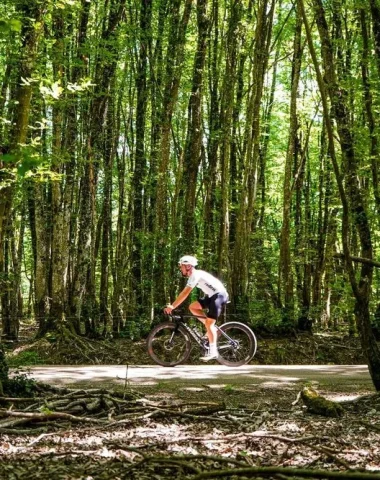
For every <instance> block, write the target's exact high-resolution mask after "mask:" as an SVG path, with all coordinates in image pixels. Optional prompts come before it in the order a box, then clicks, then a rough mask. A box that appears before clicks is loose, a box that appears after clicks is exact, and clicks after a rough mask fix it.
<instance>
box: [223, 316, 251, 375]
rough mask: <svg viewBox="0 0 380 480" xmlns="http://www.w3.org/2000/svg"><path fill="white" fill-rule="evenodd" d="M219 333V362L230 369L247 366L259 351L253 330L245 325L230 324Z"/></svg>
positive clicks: (226, 324) (225, 325)
mask: <svg viewBox="0 0 380 480" xmlns="http://www.w3.org/2000/svg"><path fill="white" fill-rule="evenodd" d="M219 328H220V330H221V332H219V333H218V353H219V357H218V362H219V363H221V364H222V365H226V366H228V367H239V366H240V365H246V364H247V363H248V362H250V361H251V360H252V358H253V357H254V355H255V353H256V350H257V340H256V337H255V334H254V333H253V332H252V330H251V329H250V328H249V327H248V326H247V325H244V323H240V322H228V323H225V324H224V325H221V326H220V327H219Z"/></svg>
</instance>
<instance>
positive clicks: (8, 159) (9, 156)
mask: <svg viewBox="0 0 380 480" xmlns="http://www.w3.org/2000/svg"><path fill="white" fill-rule="evenodd" d="M16 159H17V157H16V155H15V154H14V153H5V154H4V155H0V160H1V161H2V162H3V163H13V162H15V161H16Z"/></svg>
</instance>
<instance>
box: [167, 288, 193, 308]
mask: <svg viewBox="0 0 380 480" xmlns="http://www.w3.org/2000/svg"><path fill="white" fill-rule="evenodd" d="M192 289H193V287H188V286H186V287H185V288H184V289H183V290H182V292H181V293H180V294H179V295H178V297H177V298H176V299H175V300H174V302H173V303H172V304H171V305H167V306H166V308H165V309H164V312H165V313H171V312H172V310H174V309H175V308H177V307H179V306H180V305H181V303H182V302H184V301H185V300H186V298H187V297H188V296H189V295H190V292H191V290H192Z"/></svg>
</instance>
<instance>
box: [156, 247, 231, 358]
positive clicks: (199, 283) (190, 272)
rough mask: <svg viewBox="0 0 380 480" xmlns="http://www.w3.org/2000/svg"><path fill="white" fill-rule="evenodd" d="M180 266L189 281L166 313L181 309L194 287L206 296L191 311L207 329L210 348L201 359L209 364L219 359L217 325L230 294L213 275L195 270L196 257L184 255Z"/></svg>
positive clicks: (192, 305) (192, 306) (191, 306)
mask: <svg viewBox="0 0 380 480" xmlns="http://www.w3.org/2000/svg"><path fill="white" fill-rule="evenodd" d="M178 265H179V268H180V270H181V274H182V276H184V277H188V281H187V284H186V286H185V288H184V289H183V290H182V292H181V293H180V294H179V295H178V297H177V298H176V299H175V300H174V302H173V303H172V304H170V305H167V306H166V308H164V312H165V313H166V314H170V313H171V312H172V310H174V309H175V308H177V307H179V306H180V305H181V303H182V302H184V300H186V298H187V297H188V296H189V295H190V292H191V291H192V290H193V288H194V287H198V288H199V289H200V290H202V291H203V293H204V294H205V295H206V296H205V297H204V298H199V299H198V300H196V301H195V302H193V303H191V304H190V306H189V310H190V312H191V313H192V314H193V315H194V316H195V317H197V318H198V320H200V321H201V322H202V323H203V324H204V326H205V327H206V330H207V337H208V340H209V344H210V348H209V351H208V353H207V354H206V355H205V356H204V357H201V360H203V361H205V362H207V361H209V360H213V359H215V358H218V350H217V347H216V343H217V330H216V327H215V323H216V321H217V319H218V317H219V315H220V314H221V312H222V308H223V306H224V305H225V304H226V303H227V301H228V293H227V291H226V289H225V287H224V285H223V283H222V282H221V281H220V280H218V279H217V278H216V277H214V276H213V275H211V273H208V272H205V271H204V270H197V269H196V268H195V267H196V266H197V265H198V260H197V259H196V258H195V257H193V256H191V255H184V256H183V257H181V258H180V259H179V262H178ZM204 310H207V314H205V312H204Z"/></svg>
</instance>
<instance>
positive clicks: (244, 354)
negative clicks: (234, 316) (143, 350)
mask: <svg viewBox="0 0 380 480" xmlns="http://www.w3.org/2000/svg"><path fill="white" fill-rule="evenodd" d="M168 317H169V318H170V320H169V321H165V322H162V323H159V324H158V325H156V326H155V327H154V328H153V330H152V331H151V332H150V333H149V335H148V338H147V348H148V354H149V356H150V357H151V359H152V360H153V361H154V362H155V363H158V365H162V366H163V367H175V366H176V365H179V364H181V363H184V362H186V360H187V359H188V358H189V356H190V353H191V350H192V344H193V343H195V344H197V345H198V346H199V347H200V349H201V352H202V353H203V354H206V352H207V349H208V339H207V338H206V337H205V336H203V334H202V333H200V332H199V331H198V329H197V327H192V326H189V325H187V324H186V319H188V318H195V317H194V316H193V315H168ZM215 327H216V329H217V337H218V358H217V359H216V360H217V361H218V362H219V363H220V364H222V365H226V366H228V367H239V366H241V365H246V364H247V363H248V362H250V361H251V360H252V358H253V357H254V355H255V354H256V350H257V340H256V337H255V334H254V333H253V332H252V330H251V329H250V328H249V327H248V326H247V325H244V324H243V323H240V322H227V323H224V324H223V325H221V326H220V327H219V326H218V325H215Z"/></svg>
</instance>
